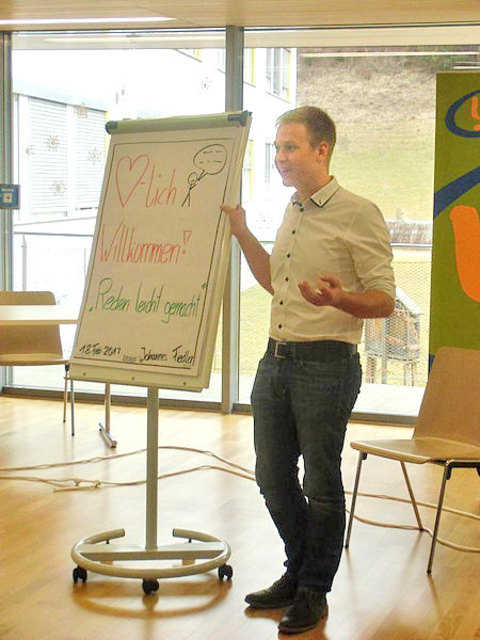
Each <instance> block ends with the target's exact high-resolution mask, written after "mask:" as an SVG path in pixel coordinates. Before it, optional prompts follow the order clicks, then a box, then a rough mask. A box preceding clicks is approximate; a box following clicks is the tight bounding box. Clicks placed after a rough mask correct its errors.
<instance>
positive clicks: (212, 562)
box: [71, 529, 233, 593]
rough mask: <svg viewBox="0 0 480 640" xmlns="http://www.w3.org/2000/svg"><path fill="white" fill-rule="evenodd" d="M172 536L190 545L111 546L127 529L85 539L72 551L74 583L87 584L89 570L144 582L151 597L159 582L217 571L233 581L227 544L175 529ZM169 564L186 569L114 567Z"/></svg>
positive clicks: (196, 532)
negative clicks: (162, 579)
mask: <svg viewBox="0 0 480 640" xmlns="http://www.w3.org/2000/svg"><path fill="white" fill-rule="evenodd" d="M172 534H173V536H174V537H176V538H184V539H186V540H187V542H183V543H181V544H180V543H179V544H170V545H162V546H159V547H155V548H153V549H147V548H146V547H141V546H136V545H118V544H110V540H115V539H118V538H123V537H124V535H125V530H124V529H115V530H112V531H105V532H103V533H98V534H95V535H93V536H89V537H88V538H84V539H83V540H80V542H77V544H75V545H74V546H73V548H72V551H71V557H72V559H73V561H74V562H76V564H77V567H76V568H75V569H74V570H73V581H74V582H78V580H81V581H82V582H85V581H86V579H87V570H88V571H93V572H94V573H100V574H103V575H107V576H117V577H121V578H140V579H143V589H144V591H145V593H151V592H152V591H156V590H157V589H158V583H157V582H156V581H157V579H161V578H176V577H180V576H189V575H195V574H198V573H205V572H207V571H212V570H213V569H218V575H219V578H220V579H223V578H225V577H226V578H227V579H230V578H231V577H232V575H233V571H232V568H231V567H230V565H227V564H226V561H227V560H228V558H229V557H230V547H229V546H228V544H227V543H226V542H224V541H223V540H219V539H218V538H215V537H213V536H210V535H208V534H205V533H200V532H199V531H190V530H188V529H174V530H173V533H172ZM193 541H195V542H193ZM101 543H105V544H101ZM165 560H181V562H182V565H181V566H175V567H163V568H162V567H158V566H150V567H148V566H145V567H125V566H118V565H114V564H112V563H114V562H119V561H120V562H131V561H143V562H148V561H150V562H157V561H165ZM197 561H198V562H197Z"/></svg>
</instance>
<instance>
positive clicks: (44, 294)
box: [0, 291, 75, 436]
mask: <svg viewBox="0 0 480 640" xmlns="http://www.w3.org/2000/svg"><path fill="white" fill-rule="evenodd" d="M0 304H2V305H22V304H24V305H37V304H38V305H42V304H49V305H52V304H56V301H55V296H54V295H53V293H52V292H51V291H0ZM55 364H63V365H64V367H65V385H64V394H63V421H64V422H65V421H66V416H67V402H68V381H69V375H68V368H69V364H68V358H67V357H65V355H64V353H63V348H62V342H61V338H60V328H59V326H58V325H41V326H36V325H30V326H28V327H27V326H25V327H24V326H13V325H12V326H3V327H1V328H0V366H12V367H18V366H28V367H31V366H37V365H42V366H45V365H55ZM74 400H75V399H74V391H73V380H71V379H70V412H71V434H72V436H73V435H75V423H74Z"/></svg>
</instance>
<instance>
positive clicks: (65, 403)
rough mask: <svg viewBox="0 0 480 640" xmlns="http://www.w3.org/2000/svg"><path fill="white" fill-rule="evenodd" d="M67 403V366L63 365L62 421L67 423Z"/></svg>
mask: <svg viewBox="0 0 480 640" xmlns="http://www.w3.org/2000/svg"><path fill="white" fill-rule="evenodd" d="M67 402H68V364H66V365H65V386H64V388H63V421H64V422H66V421H67Z"/></svg>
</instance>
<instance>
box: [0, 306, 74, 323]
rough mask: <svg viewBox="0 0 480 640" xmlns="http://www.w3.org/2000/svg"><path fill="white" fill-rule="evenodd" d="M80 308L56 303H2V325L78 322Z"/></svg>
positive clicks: (0, 313) (0, 309)
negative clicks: (76, 308)
mask: <svg viewBox="0 0 480 640" xmlns="http://www.w3.org/2000/svg"><path fill="white" fill-rule="evenodd" d="M77 322H78V310H75V309H73V308H71V307H64V306H62V305H56V304H0V326H1V325H10V326H11V325H20V324H22V325H23V324H26V325H37V326H38V325H48V324H77Z"/></svg>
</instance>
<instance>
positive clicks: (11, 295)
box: [0, 291, 63, 364]
mask: <svg viewBox="0 0 480 640" xmlns="http://www.w3.org/2000/svg"><path fill="white" fill-rule="evenodd" d="M0 304H1V305H7V304H8V305H10V304H26V305H36V304H55V296H54V295H53V293H52V292H51V291H0ZM37 353H45V354H51V355H52V356H54V355H56V356H58V357H62V356H63V350H62V343H61V340H60V329H59V327H58V325H46V326H33V325H31V326H28V327H20V326H18V327H16V326H11V327H10V326H2V327H0V355H3V356H8V355H20V354H37ZM2 364H5V359H2Z"/></svg>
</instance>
